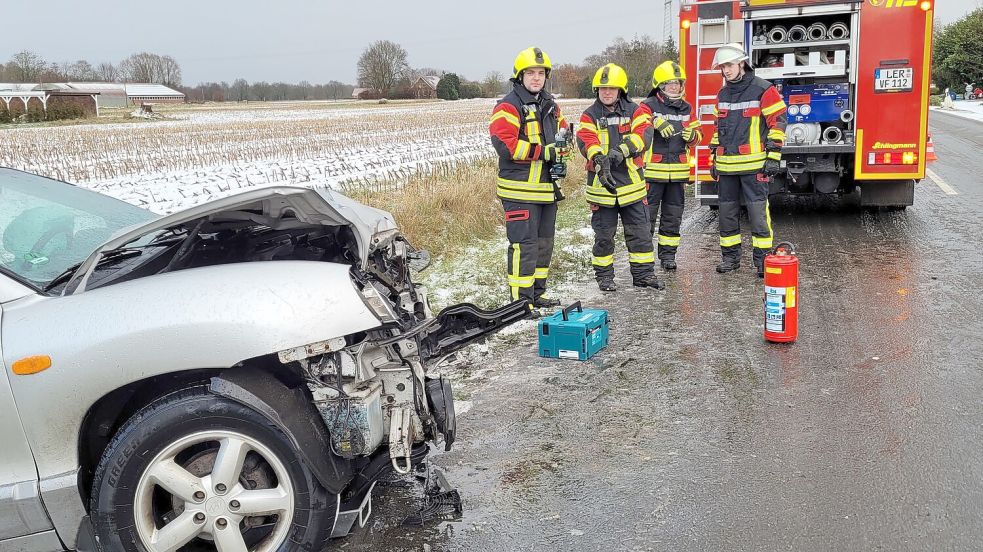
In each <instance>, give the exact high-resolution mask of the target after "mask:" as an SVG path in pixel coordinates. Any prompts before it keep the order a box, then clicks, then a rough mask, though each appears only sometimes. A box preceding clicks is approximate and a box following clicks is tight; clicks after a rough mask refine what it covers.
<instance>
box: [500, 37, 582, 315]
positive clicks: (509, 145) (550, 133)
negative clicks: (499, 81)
mask: <svg viewBox="0 0 983 552" xmlns="http://www.w3.org/2000/svg"><path fill="white" fill-rule="evenodd" d="M550 69H552V64H551V63H550V58H549V56H548V55H546V52H544V51H542V50H541V49H539V48H536V47H531V48H526V49H525V50H523V51H521V52H519V55H518V56H516V58H515V63H514V64H513V66H512V78H511V82H512V91H511V92H509V93H508V94H506V96H505V97H504V98H502V99H501V100H499V102H498V104H497V105H496V106H495V109H494V110H493V111H492V116H491V123H490V124H489V132H490V133H491V142H492V146H494V147H495V151H496V152H498V197H499V199H501V201H502V206H503V207H504V209H505V232H506V234H507V236H508V240H509V248H508V252H507V254H506V263H507V268H508V286H509V290H510V292H511V295H512V299H513V300H519V299H525V300H527V301H528V302H529V307H530V309H531V308H534V307H535V308H547V307H555V306H557V305H559V304H560V302H559V301H557V300H556V299H551V298H547V297H545V296H544V295H543V294H544V293H545V291H546V279H547V277H548V276H549V266H550V259H551V258H552V256H553V237H554V234H555V230H556V202H557V201H558V200H559V199H562V196H561V195H560V194H559V188H558V187H557V186H556V184H555V183H554V182H553V180H552V179H551V178H550V170H549V169H550V167H551V166H552V164H553V163H554V162H556V161H565V160H566V159H567V158H568V157H569V155H570V151H569V150H568V149H565V148H557V147H556V144H555V143H554V139H555V136H556V133H557V131H558V130H559V129H561V128H565V127H566V126H567V123H566V121H565V120H564V119H563V115H562V114H561V113H560V106H558V105H557V104H556V102H555V101H554V100H553V96H552V95H550V93H549V92H547V91H546V90H544V87H545V85H546V80H547V79H549V76H550Z"/></svg>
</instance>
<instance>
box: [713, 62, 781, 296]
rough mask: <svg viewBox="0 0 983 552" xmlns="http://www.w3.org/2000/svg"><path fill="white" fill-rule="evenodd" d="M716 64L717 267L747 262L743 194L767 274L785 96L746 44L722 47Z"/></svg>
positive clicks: (757, 259) (758, 262) (758, 260)
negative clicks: (758, 71) (762, 73)
mask: <svg viewBox="0 0 983 552" xmlns="http://www.w3.org/2000/svg"><path fill="white" fill-rule="evenodd" d="M713 68H714V69H720V73H721V75H722V76H723V77H724V81H725V83H724V87H723V88H722V89H721V90H720V93H719V94H718V96H717V105H716V108H715V110H714V115H715V117H716V125H715V132H714V134H713V138H712V139H711V140H710V151H711V162H712V167H713V168H712V169H711V170H712V172H713V174H714V175H715V176H716V177H717V178H718V185H717V188H718V197H719V201H720V210H719V215H718V221H719V222H718V224H719V230H720V250H721V255H722V257H723V258H722V260H721V262H720V264H719V265H717V272H720V273H724V272H730V271H732V270H736V269H738V268H740V266H741V227H740V206H741V200H742V199H743V202H744V204H745V205H746V206H747V211H748V218H749V219H750V222H751V244H752V246H753V257H752V258H753V260H754V266H755V268H756V269H757V273H758V276H759V277H763V276H764V259H765V253H766V252H767V251H768V249H770V248H771V246H772V240H773V238H774V235H773V232H772V226H771V215H770V213H769V210H768V190H769V183H770V181H771V177H773V176H775V175H777V174H778V173H779V171H780V170H781V159H782V146H783V145H784V144H785V121H786V116H785V101H784V100H783V99H782V95H781V93H780V92H779V91H778V89H776V88H775V87H774V86H773V85H772V84H771V83H770V82H768V81H766V80H764V79H762V78H759V77H756V76H755V75H754V69H752V67H751V64H750V60H749V59H748V55H747V53H746V52H745V51H744V48H743V47H742V46H741V45H740V44H727V45H725V46H721V47H720V48H718V49H717V52H716V53H715V55H714V56H713Z"/></svg>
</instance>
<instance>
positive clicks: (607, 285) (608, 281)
mask: <svg viewBox="0 0 983 552" xmlns="http://www.w3.org/2000/svg"><path fill="white" fill-rule="evenodd" d="M597 288H598V289H600V290H601V291H618V286H616V285H615V283H614V278H601V279H600V280H598V281H597Z"/></svg>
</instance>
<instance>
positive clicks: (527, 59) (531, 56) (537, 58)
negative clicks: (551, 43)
mask: <svg viewBox="0 0 983 552" xmlns="http://www.w3.org/2000/svg"><path fill="white" fill-rule="evenodd" d="M530 67H542V68H543V69H546V77H547V78H549V76H550V69H552V68H553V64H552V63H551V62H550V57H549V56H548V55H546V52H544V51H542V50H541V49H539V48H537V47H535V46H530V47H528V48H526V49H525V50H523V51H521V52H519V55H517V56H515V63H513V64H512V78H513V79H516V80H518V79H519V73H521V72H523V71H525V70H526V69H529V68H530Z"/></svg>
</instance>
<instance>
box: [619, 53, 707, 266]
mask: <svg viewBox="0 0 983 552" xmlns="http://www.w3.org/2000/svg"><path fill="white" fill-rule="evenodd" d="M685 82H686V72H685V71H684V70H683V68H682V67H680V66H679V64H678V63H676V62H674V61H666V62H664V63H662V64H660V65H659V66H658V67H656V68H655V71H653V72H652V91H651V92H649V95H648V97H647V98H645V100H643V101H642V103H641V104H640V105H639V106H638V110H637V111H635V118H638V117H640V116H641V117H645V118H646V120H649V121H652V126H653V127H654V128H655V133H654V134H655V136H654V137H653V139H652V146H651V147H650V148H649V150H648V151H647V152H646V153H645V173H644V174H645V182H646V183H647V184H648V208H649V219H650V221H651V229H650V231H651V234H652V235H653V236H654V235H655V230H656V219H658V230H659V233H658V244H659V261H660V263H661V264H662V268H663V269H665V270H675V269H676V249H677V248H678V247H679V239H680V238H679V226H680V224H681V223H682V220H683V197H684V194H685V190H684V187H685V185H686V182H688V181H689V171H690V164H689V163H690V158H689V154H688V151H689V147H690V146H692V145H694V144H698V143H700V141H701V140H702V139H703V135H702V134H701V132H700V121H699V118H698V117H693V116H692V106H690V104H689V103H687V102H686V100H684V99H683V86H684V84H685ZM660 207H661V210H662V216H661V218H660V217H659V209H660Z"/></svg>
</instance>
